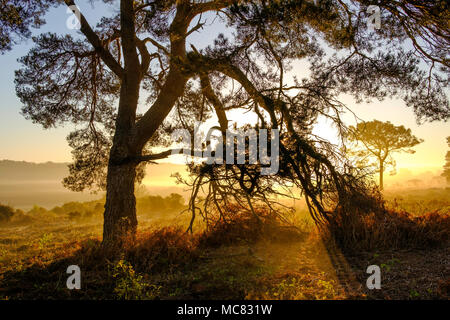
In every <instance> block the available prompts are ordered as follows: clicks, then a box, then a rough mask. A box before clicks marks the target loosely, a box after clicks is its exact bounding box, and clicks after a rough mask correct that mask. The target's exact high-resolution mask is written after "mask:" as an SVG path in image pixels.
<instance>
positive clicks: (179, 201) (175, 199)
mask: <svg viewBox="0 0 450 320" xmlns="http://www.w3.org/2000/svg"><path fill="white" fill-rule="evenodd" d="M183 208H184V199H183V196H181V195H180V194H178V193H171V194H170V195H169V196H167V197H161V196H159V195H157V196H146V197H142V198H139V199H138V200H137V210H138V212H142V213H146V212H148V213H164V212H175V211H181V210H182V209H183Z"/></svg>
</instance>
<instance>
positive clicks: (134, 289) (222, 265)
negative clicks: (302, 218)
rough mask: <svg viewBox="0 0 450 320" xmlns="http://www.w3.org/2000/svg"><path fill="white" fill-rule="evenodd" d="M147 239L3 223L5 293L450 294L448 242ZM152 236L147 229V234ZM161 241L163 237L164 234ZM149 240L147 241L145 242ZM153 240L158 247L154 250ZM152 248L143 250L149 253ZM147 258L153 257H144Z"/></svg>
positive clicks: (59, 224)
mask: <svg viewBox="0 0 450 320" xmlns="http://www.w3.org/2000/svg"><path fill="white" fill-rule="evenodd" d="M181 220H182V219H180V217H179V216H178V215H172V216H170V217H164V218H148V217H140V234H142V235H146V234H147V235H148V234H150V235H153V234H155V232H158V230H161V228H164V226H166V225H173V224H176V223H179V222H180V221H181ZM167 230H168V231H167V232H166V233H163V235H158V237H160V238H155V239H156V241H159V240H158V239H166V240H167V239H168V240H167V241H168V244H165V245H164V246H161V244H157V245H156V244H155V243H156V242H151V241H154V240H151V241H149V242H145V241H143V242H142V244H141V247H140V248H139V249H136V250H134V251H133V252H132V253H130V254H129V255H128V256H126V257H125V256H124V257H123V259H116V260H114V261H110V260H107V259H104V257H102V256H97V255H96V253H95V252H97V251H96V250H97V249H98V247H99V243H100V242H99V240H100V234H101V221H100V220H95V219H94V220H92V219H91V220H89V221H85V222H73V221H66V220H64V221H58V220H55V219H53V218H49V219H48V220H47V221H40V222H39V223H37V222H34V223H33V224H25V225H20V224H19V225H7V226H5V225H4V226H2V227H0V298H2V299H37V298H39V299H103V298H108V299H448V298H449V280H450V263H449V257H450V254H449V253H450V246H449V245H448V244H445V245H442V246H440V247H437V248H427V249H423V248H422V249H418V248H410V249H408V250H396V251H393V250H384V251H376V252H351V253H349V252H345V253H344V252H341V251H340V250H339V249H338V248H337V247H336V246H334V245H331V244H329V243H328V244H325V243H324V241H322V239H321V237H320V236H319V234H318V233H317V232H316V231H314V228H313V227H312V226H311V225H309V226H307V227H304V228H303V230H302V232H301V236H295V237H292V238H290V237H278V238H276V237H275V238H274V237H269V238H262V239H259V240H258V241H255V242H242V243H235V244H224V245H219V246H209V247H208V246H207V247H204V248H202V250H198V249H195V248H192V247H189V246H185V245H184V244H183V245H182V246H180V245H178V244H177V243H176V240H174V239H175V238H174V236H177V234H178V233H177V232H178V231H177V232H175V231H173V229H170V228H169V229H167ZM145 237H146V236H143V239H144V238H145ZM166 240H164V241H166ZM146 241H147V240H146ZM146 243H152V244H151V245H150V244H149V245H148V246H150V247H156V248H161V249H160V251H161V252H160V253H161V254H159V255H158V253H157V254H155V253H154V252H153V251H148V250H150V249H149V248H146V245H147V244H146ZM146 250H147V251H146ZM146 259H147V260H146ZM70 264H77V265H79V266H80V268H81V270H82V289H81V290H68V289H67V288H66V279H67V277H68V275H67V274H66V269H67V267H68V266H69V265H70ZM373 264H375V265H378V266H380V268H381V289H380V290H368V289H367V287H366V280H367V277H368V276H369V275H368V274H367V273H366V269H367V267H368V266H369V265H373Z"/></svg>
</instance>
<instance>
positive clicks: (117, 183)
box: [103, 161, 137, 247]
mask: <svg viewBox="0 0 450 320" xmlns="http://www.w3.org/2000/svg"><path fill="white" fill-rule="evenodd" d="M135 177H136V165H135V164H134V163H127V164H114V163H112V162H111V161H110V164H109V165H108V177H107V187H106V204H105V213H104V225H103V244H104V245H105V246H110V247H116V246H121V244H122V241H123V240H124V239H125V238H127V237H134V235H135V233H136V228H137V219H136V198H135V196H134V182H135Z"/></svg>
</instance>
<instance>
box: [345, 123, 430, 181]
mask: <svg viewBox="0 0 450 320" xmlns="http://www.w3.org/2000/svg"><path fill="white" fill-rule="evenodd" d="M347 137H348V139H349V140H350V141H352V142H355V143H356V147H358V144H359V147H360V148H359V149H357V151H356V154H357V155H358V157H359V158H360V159H359V160H360V161H362V162H365V161H366V160H367V158H368V157H374V158H376V161H377V164H376V166H377V169H378V171H379V173H380V189H381V190H383V173H384V170H386V168H387V166H393V167H395V161H394V159H393V158H392V154H393V153H395V152H407V153H414V152H415V151H414V150H412V149H411V148H412V147H414V146H416V145H418V144H419V143H421V142H423V140H422V139H418V138H417V137H415V136H414V135H412V134H411V129H406V128H405V127H404V126H395V125H393V124H392V123H390V122H389V121H387V122H381V121H378V120H373V121H369V122H361V123H358V124H357V125H356V128H355V127H354V126H350V127H349V130H348V133H347Z"/></svg>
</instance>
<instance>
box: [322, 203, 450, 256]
mask: <svg viewBox="0 0 450 320" xmlns="http://www.w3.org/2000/svg"><path fill="white" fill-rule="evenodd" d="M325 231H326V232H327V235H328V236H329V239H332V240H333V241H335V242H336V243H337V244H338V245H339V246H340V247H341V248H343V249H347V250H369V251H370V250H373V249H388V248H411V247H432V246H439V245H445V244H447V243H448V241H449V234H450V215H448V214H439V213H437V212H432V213H427V214H424V215H421V216H414V215H412V214H410V213H408V212H406V211H396V210H388V209H386V208H385V207H384V202H383V201H382V200H381V199H380V198H376V197H373V198H370V199H362V198H361V199H358V198H354V199H353V201H352V202H351V203H348V204H347V205H345V206H341V207H338V208H337V210H335V211H334V212H333V215H332V216H330V218H329V220H328V223H327V224H326V225H325Z"/></svg>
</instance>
